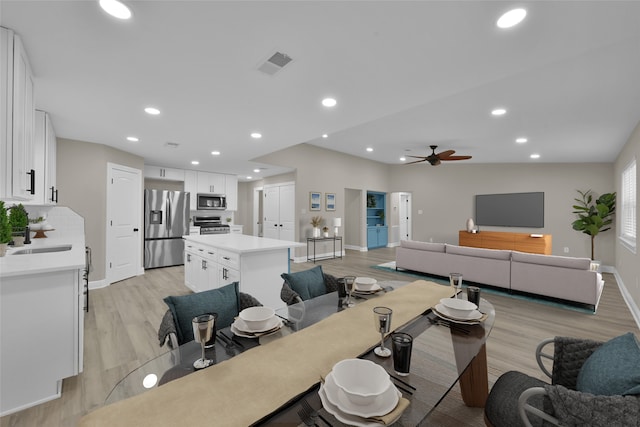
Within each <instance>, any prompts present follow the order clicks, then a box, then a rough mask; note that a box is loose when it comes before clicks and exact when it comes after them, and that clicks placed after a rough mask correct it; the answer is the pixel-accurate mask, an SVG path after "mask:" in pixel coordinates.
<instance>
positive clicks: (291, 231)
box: [279, 184, 296, 242]
mask: <svg viewBox="0 0 640 427" xmlns="http://www.w3.org/2000/svg"><path fill="white" fill-rule="evenodd" d="M295 200H296V187H295V185H293V184H289V185H283V186H281V187H280V224H279V227H280V240H289V241H291V242H293V241H295V236H296V227H295V225H296V218H295V214H296V202H295Z"/></svg>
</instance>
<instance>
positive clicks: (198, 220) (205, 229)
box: [193, 215, 231, 234]
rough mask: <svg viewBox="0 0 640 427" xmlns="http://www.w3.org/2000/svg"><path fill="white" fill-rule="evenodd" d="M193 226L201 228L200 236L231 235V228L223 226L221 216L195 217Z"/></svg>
mask: <svg viewBox="0 0 640 427" xmlns="http://www.w3.org/2000/svg"><path fill="white" fill-rule="evenodd" d="M193 225H195V226H198V227H200V234H229V233H230V232H231V228H230V227H229V226H228V225H227V224H223V223H222V221H221V220H220V217H219V216H206V215H205V216H194V217H193Z"/></svg>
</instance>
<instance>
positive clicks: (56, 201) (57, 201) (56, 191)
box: [56, 190, 58, 203]
mask: <svg viewBox="0 0 640 427" xmlns="http://www.w3.org/2000/svg"><path fill="white" fill-rule="evenodd" d="M56 203H58V190H56Z"/></svg>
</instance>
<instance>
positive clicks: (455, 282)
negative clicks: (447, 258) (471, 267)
mask: <svg viewBox="0 0 640 427" xmlns="http://www.w3.org/2000/svg"><path fill="white" fill-rule="evenodd" d="M449 283H450V284H451V287H452V288H453V292H454V295H455V298H458V293H459V292H460V291H461V290H462V273H449Z"/></svg>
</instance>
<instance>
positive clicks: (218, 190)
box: [198, 172, 225, 194]
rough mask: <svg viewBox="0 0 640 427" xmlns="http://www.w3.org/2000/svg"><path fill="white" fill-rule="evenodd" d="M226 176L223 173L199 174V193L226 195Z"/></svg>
mask: <svg viewBox="0 0 640 427" xmlns="http://www.w3.org/2000/svg"><path fill="white" fill-rule="evenodd" d="M224 192H225V176H224V175H223V174H221V173H212V172H198V193H215V194H224Z"/></svg>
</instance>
